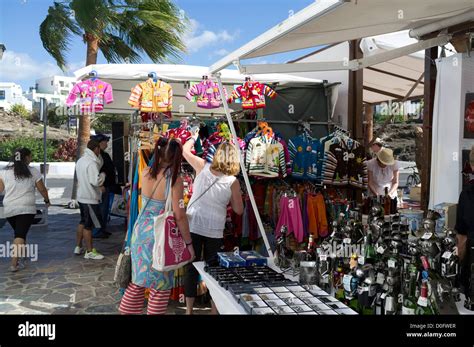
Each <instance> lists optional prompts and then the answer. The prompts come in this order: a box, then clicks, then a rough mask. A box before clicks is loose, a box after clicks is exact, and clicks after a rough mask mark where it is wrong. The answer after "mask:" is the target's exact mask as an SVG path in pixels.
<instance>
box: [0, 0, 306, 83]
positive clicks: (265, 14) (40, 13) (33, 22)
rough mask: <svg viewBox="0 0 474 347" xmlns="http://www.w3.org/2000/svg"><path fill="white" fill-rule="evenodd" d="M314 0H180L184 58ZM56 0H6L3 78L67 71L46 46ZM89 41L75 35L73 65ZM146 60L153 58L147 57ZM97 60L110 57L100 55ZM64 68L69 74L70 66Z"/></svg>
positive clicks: (222, 49) (249, 35) (207, 58)
mask: <svg viewBox="0 0 474 347" xmlns="http://www.w3.org/2000/svg"><path fill="white" fill-rule="evenodd" d="M313 1H314V0H291V1H288V0H260V1H256V0H240V1H230V0H201V1H198V0H175V3H176V4H177V5H178V6H179V7H180V8H181V9H183V10H184V11H185V13H186V15H187V16H188V17H189V18H190V19H191V25H190V28H189V31H188V33H187V34H186V36H185V42H186V44H187V46H188V53H187V54H183V55H182V63H184V64H190V65H203V66H210V65H211V64H212V63H214V62H215V61H217V60H218V59H220V58H221V57H222V56H224V55H226V54H227V53H230V52H232V51H233V50H234V49H237V48H239V47H240V46H241V45H243V44H245V43H247V42H248V41H250V40H251V39H253V38H255V37H256V36H258V35H260V34H261V33H263V32H265V31H266V30H268V29H270V28H271V27H272V26H274V25H276V24H278V23H279V22H281V21H282V20H284V19H286V18H288V15H289V13H290V11H294V12H297V11H299V10H301V9H302V8H304V7H306V6H308V5H309V4H311V3H312V2H313ZM52 3H53V0H1V1H0V13H1V21H0V43H3V44H5V46H6V47H7V51H6V52H5V53H4V56H3V59H2V60H1V61H0V81H1V82H15V83H18V84H20V85H22V87H23V89H24V90H27V88H28V87H29V86H33V85H34V81H35V80H36V79H37V78H41V77H46V76H50V75H54V74H63V73H62V72H61V71H60V70H59V68H58V67H57V66H56V63H55V61H54V60H53V59H52V58H51V57H50V56H49V54H48V53H47V52H46V51H45V50H44V48H43V46H42V43H41V40H40V37H39V26H40V24H41V22H42V21H43V20H44V18H45V16H46V14H47V11H48V7H49V6H50V5H52ZM85 50H86V48H85V45H84V44H83V43H82V40H81V38H79V37H76V38H75V39H74V41H73V43H72V45H71V49H70V51H69V53H68V55H67V58H68V60H67V61H68V64H69V71H74V70H76V69H78V68H80V67H82V66H84V62H85ZM304 53H305V52H304V51H303V52H299V53H292V54H284V55H279V56H278V57H277V58H276V57H268V58H267V57H264V58H259V59H258V62H273V61H276V60H278V61H285V60H288V59H291V58H295V57H297V56H300V55H303V54H304ZM143 62H145V63H148V62H150V61H149V59H147V57H143ZM98 63H106V61H105V59H104V58H103V57H102V56H100V57H99V61H98ZM65 74H70V72H66V73H65Z"/></svg>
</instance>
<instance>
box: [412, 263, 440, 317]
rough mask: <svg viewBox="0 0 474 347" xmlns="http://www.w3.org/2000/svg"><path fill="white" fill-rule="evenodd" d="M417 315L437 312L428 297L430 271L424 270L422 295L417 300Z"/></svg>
mask: <svg viewBox="0 0 474 347" xmlns="http://www.w3.org/2000/svg"><path fill="white" fill-rule="evenodd" d="M415 314H416V315H433V314H435V312H434V310H433V306H432V304H431V302H430V300H429V297H428V272H427V271H423V279H422V281H421V288H420V297H419V298H418V301H417V302H416V309H415Z"/></svg>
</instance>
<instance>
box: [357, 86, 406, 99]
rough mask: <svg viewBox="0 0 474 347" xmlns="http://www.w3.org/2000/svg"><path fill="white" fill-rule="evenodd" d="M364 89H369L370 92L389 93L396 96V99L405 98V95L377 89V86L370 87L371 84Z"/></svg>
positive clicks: (388, 94) (393, 96)
mask: <svg viewBox="0 0 474 347" xmlns="http://www.w3.org/2000/svg"><path fill="white" fill-rule="evenodd" d="M364 89H365V90H368V91H369V92H374V93H377V94H383V95H387V96H390V97H392V98H395V99H403V95H400V94H395V93H390V92H387V91H386V90H382V89H377V88H373V87H369V86H364Z"/></svg>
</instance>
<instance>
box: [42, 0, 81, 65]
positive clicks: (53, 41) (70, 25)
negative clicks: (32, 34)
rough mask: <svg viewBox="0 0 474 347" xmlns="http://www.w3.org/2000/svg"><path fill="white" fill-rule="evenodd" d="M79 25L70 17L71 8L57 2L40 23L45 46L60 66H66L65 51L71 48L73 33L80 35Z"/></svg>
mask: <svg viewBox="0 0 474 347" xmlns="http://www.w3.org/2000/svg"><path fill="white" fill-rule="evenodd" d="M80 33H81V30H80V28H79V26H78V25H77V24H76V23H75V22H74V20H73V19H71V17H70V11H69V9H68V8H67V7H66V6H64V5H62V4H59V3H57V2H55V3H54V5H53V6H51V7H50V8H49V9H48V15H47V16H46V18H45V19H44V21H43V22H42V23H41V25H40V30H39V34H40V38H41V41H42V42H43V47H44V49H46V51H47V52H48V53H49V54H51V56H52V57H53V58H54V60H56V63H57V64H58V66H59V67H60V68H61V69H62V70H64V69H65V67H66V58H65V53H66V52H67V51H68V49H69V44H70V42H71V36H72V34H76V35H80Z"/></svg>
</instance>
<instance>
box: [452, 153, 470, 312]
mask: <svg viewBox="0 0 474 347" xmlns="http://www.w3.org/2000/svg"><path fill="white" fill-rule="evenodd" d="M469 161H470V164H471V167H472V169H473V170H474V147H473V148H472V150H471V153H470V155H469ZM455 229H456V231H457V248H458V256H459V261H460V265H461V276H460V279H461V284H462V285H463V286H464V293H465V295H466V304H465V306H466V308H469V309H473V308H474V307H473V306H471V305H472V304H473V303H472V302H471V300H474V285H472V281H471V266H472V265H471V264H474V250H472V247H473V246H474V184H470V185H468V186H467V188H465V189H464V190H463V191H462V192H461V195H460V196H459V202H458V206H457V215H456V226H455ZM471 307H472V308H471Z"/></svg>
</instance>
